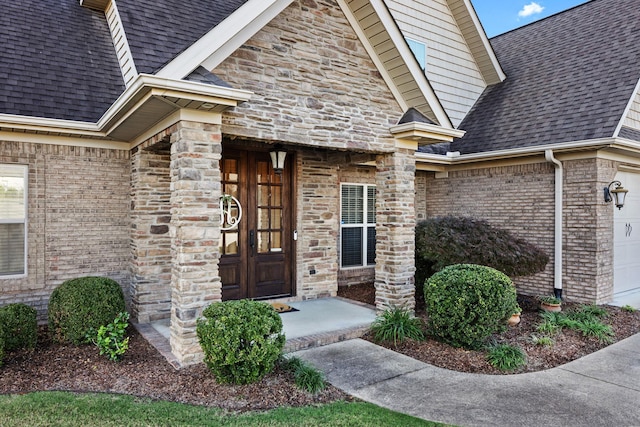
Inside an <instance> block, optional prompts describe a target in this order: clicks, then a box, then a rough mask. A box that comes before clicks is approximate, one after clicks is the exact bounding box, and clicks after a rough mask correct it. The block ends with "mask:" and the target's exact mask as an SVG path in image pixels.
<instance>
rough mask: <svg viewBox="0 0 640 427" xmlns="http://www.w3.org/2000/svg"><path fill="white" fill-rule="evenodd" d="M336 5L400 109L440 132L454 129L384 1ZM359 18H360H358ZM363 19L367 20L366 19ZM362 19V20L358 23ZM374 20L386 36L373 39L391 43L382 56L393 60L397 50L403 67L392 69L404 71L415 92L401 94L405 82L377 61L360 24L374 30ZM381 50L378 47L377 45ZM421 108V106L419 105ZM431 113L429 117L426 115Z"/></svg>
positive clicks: (346, 0) (357, 0) (344, 1)
mask: <svg viewBox="0 0 640 427" xmlns="http://www.w3.org/2000/svg"><path fill="white" fill-rule="evenodd" d="M337 1H338V4H339V5H340V7H341V8H342V10H343V12H344V14H345V16H346V17H347V19H348V20H349V22H350V23H351V26H352V27H353V28H354V30H355V31H356V33H357V35H358V37H359V38H360V41H361V43H362V44H363V45H364V47H365V49H366V50H367V52H368V53H369V56H370V57H371V59H372V60H373V62H374V63H375V65H376V67H377V68H378V71H379V72H380V74H381V75H382V77H383V78H384V80H385V82H386V83H387V86H389V89H390V90H391V92H392V93H393V95H394V96H395V97H396V100H397V101H398V103H399V104H400V105H401V106H402V108H404V109H405V111H406V110H408V109H409V108H410V107H415V108H416V109H417V110H418V111H420V112H421V113H422V114H424V115H425V116H426V117H429V118H430V119H432V120H434V121H436V122H437V123H438V124H439V125H440V126H442V127H443V128H450V129H453V124H452V123H451V120H450V119H449V116H448V115H447V113H446V111H445V110H444V107H443V106H442V104H441V103H440V100H439V99H438V97H437V96H436V94H435V92H434V90H433V88H432V87H431V84H430V83H429V81H428V80H427V77H426V75H425V73H424V71H423V70H422V68H420V65H419V64H418V62H417V61H416V59H415V57H414V56H413V53H412V52H411V49H409V46H408V45H407V42H406V41H405V39H404V36H403V35H402V33H401V32H400V29H399V28H398V26H397V24H396V22H395V21H394V20H393V17H392V16H391V13H390V12H389V9H388V8H387V6H386V5H385V4H384V1H383V0H369V1H365V0H337ZM368 6H370V7H372V8H373V12H374V13H375V16H373V15H366V8H367V7H368ZM359 14H362V15H363V16H362V17H359V16H358V15H359ZM365 15H366V16H365ZM360 18H362V19H360ZM375 20H378V21H379V22H380V24H381V25H382V28H383V29H384V33H386V34H377V35H376V37H380V38H382V39H383V40H384V38H385V37H388V40H389V41H390V42H391V46H388V48H389V49H388V50H387V52H385V54H387V55H390V56H392V54H391V50H393V49H396V50H397V52H398V53H399V59H400V60H401V62H402V63H397V62H396V63H394V66H396V67H398V66H400V67H405V68H406V70H407V71H408V73H409V74H410V76H411V80H413V82H414V83H415V90H413V89H414V88H413V87H411V88H409V89H407V90H403V89H401V88H400V86H401V85H402V86H405V87H407V82H406V81H404V82H400V81H396V79H395V78H394V77H393V76H392V75H391V72H390V70H389V69H388V67H389V66H390V65H388V64H387V63H385V62H384V61H383V60H382V59H381V58H380V53H379V52H377V51H376V48H375V46H374V45H373V43H372V41H371V40H370V38H369V36H368V35H367V34H366V31H365V29H364V28H363V27H362V24H363V23H365V24H366V25H369V26H371V27H373V25H372V24H375ZM379 46H381V45H379ZM421 104H422V105H421ZM424 104H427V105H428V107H429V109H430V110H431V111H428V112H427V111H424V108H422V107H423V106H424ZM429 113H431V114H429Z"/></svg>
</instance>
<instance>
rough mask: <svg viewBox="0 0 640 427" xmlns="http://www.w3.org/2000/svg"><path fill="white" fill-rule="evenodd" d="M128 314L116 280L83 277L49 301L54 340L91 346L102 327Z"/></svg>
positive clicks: (66, 284)
mask: <svg viewBox="0 0 640 427" xmlns="http://www.w3.org/2000/svg"><path fill="white" fill-rule="evenodd" d="M122 311H125V304H124V294H123V293H122V289H121V288H120V285H119V284H118V282H116V281H115V280H112V279H109V278H106V277H80V278H77V279H71V280H67V281H66V282H64V283H63V284H61V285H60V286H58V287H57V288H56V289H54V291H53V293H52V294H51V298H50V299H49V332H50V333H51V334H52V336H53V338H54V340H56V341H59V342H64V341H69V342H71V343H73V344H82V343H88V342H91V339H92V338H93V336H92V335H93V334H95V333H97V330H98V328H100V326H104V325H107V324H109V323H111V322H113V319H115V318H116V316H117V315H118V313H120V312H122Z"/></svg>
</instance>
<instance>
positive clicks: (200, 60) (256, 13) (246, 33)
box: [156, 0, 292, 80]
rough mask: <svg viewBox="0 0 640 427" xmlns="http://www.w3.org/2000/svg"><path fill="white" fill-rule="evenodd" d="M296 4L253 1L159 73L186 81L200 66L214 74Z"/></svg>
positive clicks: (279, 0)
mask: <svg viewBox="0 0 640 427" xmlns="http://www.w3.org/2000/svg"><path fill="white" fill-rule="evenodd" d="M291 3H292V0H249V1H248V2H246V3H245V4H243V5H242V6H240V7H239V8H238V9H237V10H236V11H235V12H233V13H232V14H231V15H229V16H228V17H227V18H226V19H225V20H224V21H222V22H221V23H219V24H218V25H217V26H216V27H214V28H213V29H211V30H210V31H209V32H208V33H207V34H205V35H204V36H202V37H201V38H200V39H199V40H197V41H196V42H195V43H194V44H192V45H191V46H190V47H188V48H187V49H186V50H185V51H184V52H182V53H181V54H179V55H178V56H176V57H175V58H174V59H173V60H172V61H171V62H169V63H168V64H167V65H165V66H164V67H163V68H162V69H161V70H160V71H158V72H157V73H156V76H158V77H164V78H169V79H175V80H179V79H183V78H185V77H186V76H188V75H189V74H190V73H191V72H192V71H193V70H195V69H196V68H197V67H198V66H200V65H202V66H203V67H204V68H206V69H207V70H213V69H214V68H216V67H217V66H218V65H219V64H220V63H221V62H222V61H224V60H225V59H227V58H228V57H229V56H230V55H231V54H232V53H233V52H235V51H236V50H237V49H238V48H239V47H240V46H242V45H243V44H244V43H245V42H246V41H247V40H249V39H250V38H251V37H252V36H253V35H254V34H256V33H257V32H258V31H260V30H261V29H262V28H263V27H264V26H265V25H267V24H268V23H269V22H270V21H271V20H272V19H273V18H275V17H276V16H277V15H278V14H279V13H280V12H282V11H283V10H284V9H285V8H286V7H287V6H289V5H290V4H291Z"/></svg>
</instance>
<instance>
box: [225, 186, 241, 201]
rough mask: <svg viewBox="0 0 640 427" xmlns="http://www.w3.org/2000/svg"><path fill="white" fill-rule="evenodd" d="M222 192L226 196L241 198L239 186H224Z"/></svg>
mask: <svg viewBox="0 0 640 427" xmlns="http://www.w3.org/2000/svg"><path fill="white" fill-rule="evenodd" d="M222 192H223V193H224V194H229V195H231V196H233V197H235V198H236V199H237V198H238V197H239V196H238V184H224V185H223V187H222Z"/></svg>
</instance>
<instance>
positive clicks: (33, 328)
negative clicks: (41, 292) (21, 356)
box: [0, 304, 38, 351]
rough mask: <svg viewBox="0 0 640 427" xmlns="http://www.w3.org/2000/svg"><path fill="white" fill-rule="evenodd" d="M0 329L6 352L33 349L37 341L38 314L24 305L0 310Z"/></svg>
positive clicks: (12, 305)
mask: <svg viewBox="0 0 640 427" xmlns="http://www.w3.org/2000/svg"><path fill="white" fill-rule="evenodd" d="M0 329H2V330H3V331H4V348H5V350H6V351H11V350H17V349H20V348H34V347H35V346H36V340H37V339H38V313H37V312H36V309H35V308H33V307H29V306H28V305H26V304H9V305H7V306H4V307H2V308H0Z"/></svg>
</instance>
